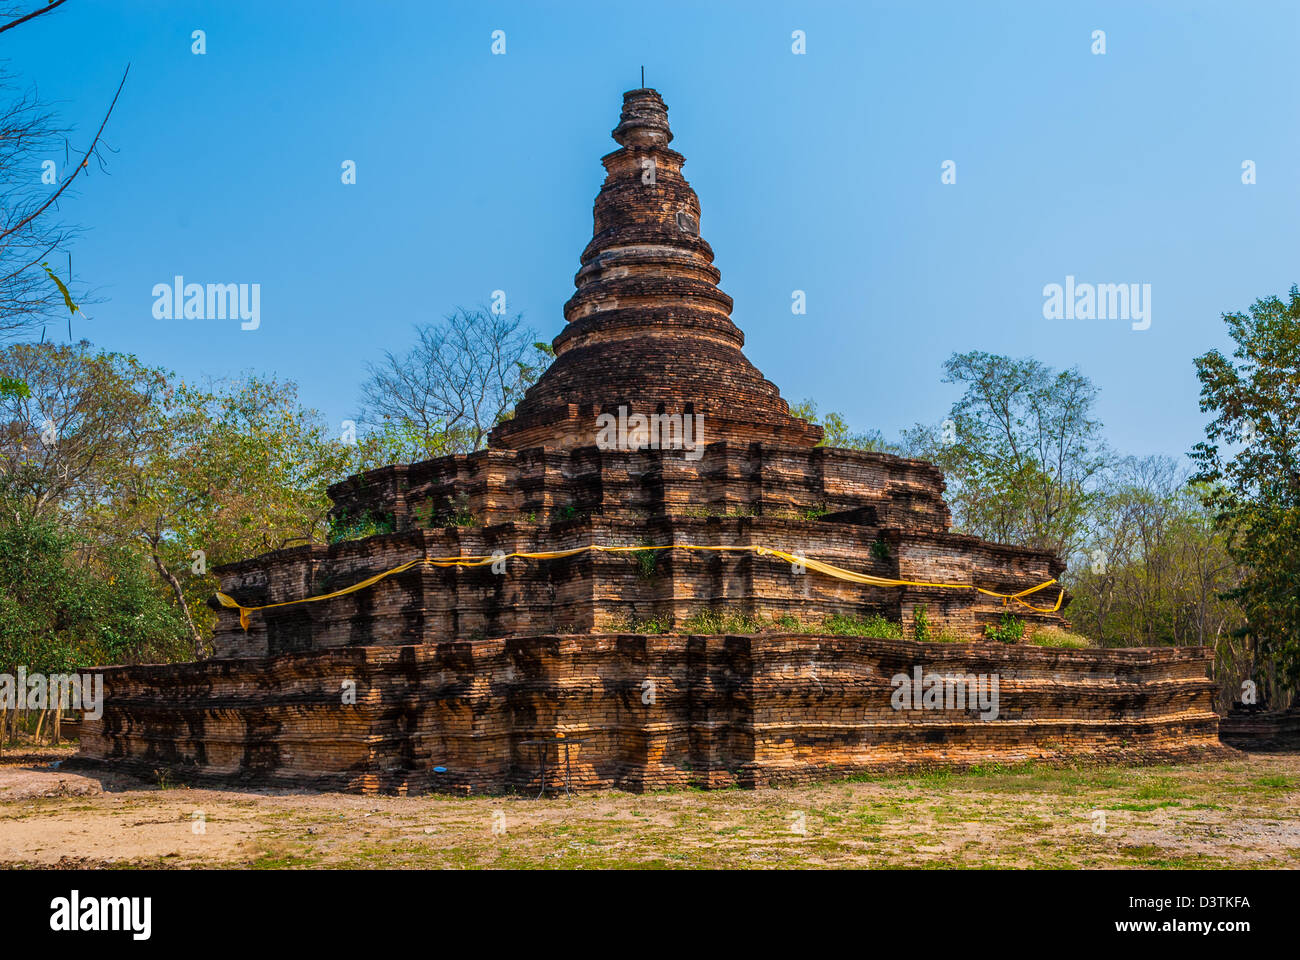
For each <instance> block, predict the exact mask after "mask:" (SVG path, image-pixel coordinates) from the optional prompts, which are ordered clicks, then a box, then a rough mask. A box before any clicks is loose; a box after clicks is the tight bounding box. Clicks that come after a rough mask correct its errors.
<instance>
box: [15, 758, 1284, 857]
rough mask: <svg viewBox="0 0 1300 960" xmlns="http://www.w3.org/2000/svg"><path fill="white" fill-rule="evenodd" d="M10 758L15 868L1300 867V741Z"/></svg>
mask: <svg viewBox="0 0 1300 960" xmlns="http://www.w3.org/2000/svg"><path fill="white" fill-rule="evenodd" d="M69 754H70V751H60V752H53V751H48V752H45V753H43V754H41V755H28V756H25V757H13V756H10V757H4V758H0V865H3V866H7V867H51V866H73V867H97V866H155V867H165V866H177V867H203V866H236V867H269V868H282V867H313V866H321V867H333V866H355V867H374V868H385V867H760V868H762V867H768V868H770V867H818V866H831V867H912V866H916V867H921V866H951V867H978V866H1003V867H1015V866H1024V867H1102V866H1119V867H1165V866H1170V867H1226V868H1243V867H1244V868H1249V867H1265V866H1268V867H1300V755H1296V754H1290V755H1275V756H1245V755H1243V756H1242V757H1241V758H1240V759H1239V760H1231V761H1220V762H1215V763H1208V764H1199V765H1192V764H1189V765H1180V766H1158V767H1119V766H1105V767H1081V768H1059V767H1058V768H1038V767H1027V766H1026V767H1013V768H993V769H989V770H980V771H974V772H971V773H962V774H955V773H954V774H943V773H939V774H930V775H924V776H911V777H898V776H882V777H873V778H865V779H860V780H848V781H839V782H832V783H822V784H816V785H812V786H806V787H796V788H786V789H779V790H777V789H770V790H758V791H742V790H725V791H716V792H711V793H706V792H701V791H671V792H663V793H654V794H646V795H642V796H636V795H631V794H625V793H618V792H608V793H597V794H587V795H583V796H580V797H576V798H561V799H546V800H542V801H538V800H535V799H532V798H531V797H520V796H510V797H470V798H452V797H445V796H425V797H410V798H405V797H365V796H357V795H350V794H298V793H287V792H283V791H255V790H209V789H189V788H186V787H172V786H169V785H167V784H165V783H164V784H162V785H159V784H156V783H149V782H144V781H141V780H136V779H132V778H128V777H123V776H118V775H104V774H101V773H90V772H87V771H81V770H76V771H73V770H66V771H65V770H61V769H58V768H57V767H55V766H51V764H53V763H54V762H56V761H57V760H59V759H60V758H61V757H66V756H67V755H69Z"/></svg>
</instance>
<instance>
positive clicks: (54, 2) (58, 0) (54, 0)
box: [0, 0, 67, 33]
mask: <svg viewBox="0 0 1300 960" xmlns="http://www.w3.org/2000/svg"><path fill="white" fill-rule="evenodd" d="M65 3H67V0H51V2H50V3H49V4H47V5H46V6H44V7H41V8H40V9H39V10H33V11H32V12H31V13H29V14H27V15H26V16H22V17H19V18H18V19H17V20H10V21H9V22H8V23H6V24H5V25H4V26H3V27H0V33H4V32H5V31H6V30H12V29H13V28H14V27H16V26H18V25H19V24H20V23H26V22H27V21H28V20H30V19H32V18H33V17H39V16H40V15H41V14H42V13H49V12H50V11H51V10H53V9H54V8H56V7H61V6H63V4H65Z"/></svg>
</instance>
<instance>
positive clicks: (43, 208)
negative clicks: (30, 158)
mask: <svg viewBox="0 0 1300 960" xmlns="http://www.w3.org/2000/svg"><path fill="white" fill-rule="evenodd" d="M130 72H131V65H130V64H129V63H128V64H127V65H126V69H125V70H124V71H122V82H121V83H119V84H118V85H117V93H115V94H113V102H112V103H110V104H109V105H108V113H106V114H104V122H103V123H101V124H100V125H99V129H98V130H96V131H95V139H94V140H92V141H90V149H89V150H87V151H86V155H85V156H84V157H83V158H82V160H81V163H79V164H77V169H76V170H75V171H73V174H72V176H70V177H68V179H66V180H64V181H63V185H62V186H60V187H59V189H58V190H55V191H54V193H53V194H52V195H51V196H50V198H49V199H48V200H46V201H45V202H44V203H42V204H41V205H40V206H39V207H37V208H36V209H35V210H33V211H32V212H31V214H29V215H28V216H26V217H24V218H23V219H22V220H19V221H18V222H17V223H16V224H14V225H13V226H12V227H10V228H9V229H8V230H6V231H5V232H4V233H0V240H3V239H4V238H5V237H7V236H9V235H10V234H11V233H14V232H15V231H17V230H21V229H22V228H23V227H25V226H26V225H27V224H29V223H31V222H32V221H33V220H35V219H36V218H37V217H39V216H40V215H41V214H42V213H44V212H45V211H46V210H47V209H48V208H49V206H50V205H51V204H52V203H54V201H55V200H57V199H59V194H61V193H63V191H64V190H66V189H68V187H69V186H70V185H71V184H72V181H73V180H76V179H77V176H78V175H79V174H80V173H81V171H82V170H84V169H86V165H87V164H88V163H89V162H90V158H91V156H92V155H93V154H94V152H95V147H96V146H97V145H98V144H99V138H100V137H101V136H102V135H103V133H104V127H106V126H108V118H109V117H111V116H112V115H113V108H114V107H115V106H117V98H118V97H120V96H121V95H122V88H123V87H124V86H126V75H127V74H128V73H130Z"/></svg>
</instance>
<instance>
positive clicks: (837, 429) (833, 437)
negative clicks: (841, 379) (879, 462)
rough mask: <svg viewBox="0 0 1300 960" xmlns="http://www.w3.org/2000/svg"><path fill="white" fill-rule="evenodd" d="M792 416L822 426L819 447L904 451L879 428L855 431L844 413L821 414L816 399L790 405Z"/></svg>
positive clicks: (889, 451)
mask: <svg viewBox="0 0 1300 960" xmlns="http://www.w3.org/2000/svg"><path fill="white" fill-rule="evenodd" d="M790 416H792V417H798V418H799V419H800V420H807V421H808V422H809V423H812V424H816V425H817V426H819V427H821V428H822V438H821V441H820V442H819V443H818V444H817V446H819V447H838V448H840V449H842V450H864V451H867V452H876V453H900V452H902V451H901V450H900V448H899V447H898V446H897V444H892V443H890V442H889V441H887V440H886V439H885V435H884V434H883V433H881V432H880V431H879V430H869V431H867V432H866V433H854V432H853V429H852V428H851V427H850V426H849V423H848V421H847V420H846V419H845V418H844V415H843V414H842V413H837V412H835V411H831V412H830V413H828V414H826V415H825V416H824V417H823V416H819V415H818V413H817V401H816V400H811V399H809V400H803V401H801V402H799V403H796V404H793V405H792V406H791V407H790Z"/></svg>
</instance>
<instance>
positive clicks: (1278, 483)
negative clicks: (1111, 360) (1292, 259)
mask: <svg viewBox="0 0 1300 960" xmlns="http://www.w3.org/2000/svg"><path fill="white" fill-rule="evenodd" d="M1223 321H1224V323H1225V324H1226V325H1227V328H1228V335H1229V336H1230V337H1231V338H1232V340H1233V342H1234V343H1235V344H1236V347H1235V349H1234V350H1233V352H1232V356H1231V357H1226V356H1224V355H1223V354H1222V353H1221V352H1220V351H1218V350H1211V351H1209V352H1208V353H1206V354H1204V355H1203V356H1200V357H1197V358H1196V361H1195V363H1196V375H1197V377H1198V378H1199V379H1200V382H1201V398H1200V405H1201V410H1202V412H1205V413H1209V414H1212V415H1213V419H1211V420H1210V422H1209V423H1207V424H1206V427H1205V439H1204V440H1203V441H1201V442H1199V443H1197V444H1196V445H1195V447H1194V448H1193V451H1192V459H1193V460H1194V461H1195V462H1196V464H1197V467H1198V472H1197V477H1196V479H1197V480H1198V481H1199V482H1201V483H1203V484H1205V486H1206V492H1205V502H1206V503H1207V504H1208V505H1209V506H1210V507H1211V508H1212V509H1213V510H1214V511H1215V514H1216V519H1217V521H1218V523H1219V524H1220V526H1221V528H1222V529H1223V530H1225V531H1226V532H1227V533H1228V536H1229V549H1230V550H1231V551H1232V555H1233V557H1234V558H1235V559H1236V560H1237V561H1238V562H1239V563H1240V564H1241V565H1242V566H1243V567H1244V574H1243V578H1242V582H1241V584H1240V585H1239V586H1238V587H1237V588H1236V589H1235V590H1233V591H1232V597H1233V598H1234V599H1236V600H1237V601H1238V602H1239V603H1240V604H1241V606H1242V608H1243V609H1244V611H1245V614H1246V626H1245V627H1244V628H1243V632H1244V633H1245V634H1246V635H1248V636H1249V637H1250V638H1251V639H1252V640H1253V642H1254V645H1255V649H1256V651H1257V653H1258V655H1259V656H1260V657H1261V658H1262V659H1263V660H1266V661H1267V662H1268V663H1269V664H1271V666H1272V668H1273V672H1274V676H1273V677H1272V678H1269V677H1266V676H1262V677H1260V678H1259V679H1262V680H1265V681H1266V682H1268V681H1269V680H1270V679H1271V680H1272V681H1273V682H1277V683H1280V684H1284V685H1286V686H1289V687H1292V688H1294V687H1295V686H1296V685H1297V684H1298V683H1300V588H1298V586H1297V585H1300V290H1297V288H1296V287H1295V286H1292V287H1291V291H1290V295H1289V299H1288V300H1287V301H1286V302H1283V301H1282V300H1281V299H1279V298H1278V297H1267V298H1265V299H1262V300H1257V301H1255V303H1254V304H1252V305H1251V307H1250V311H1249V313H1225V314H1223Z"/></svg>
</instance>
